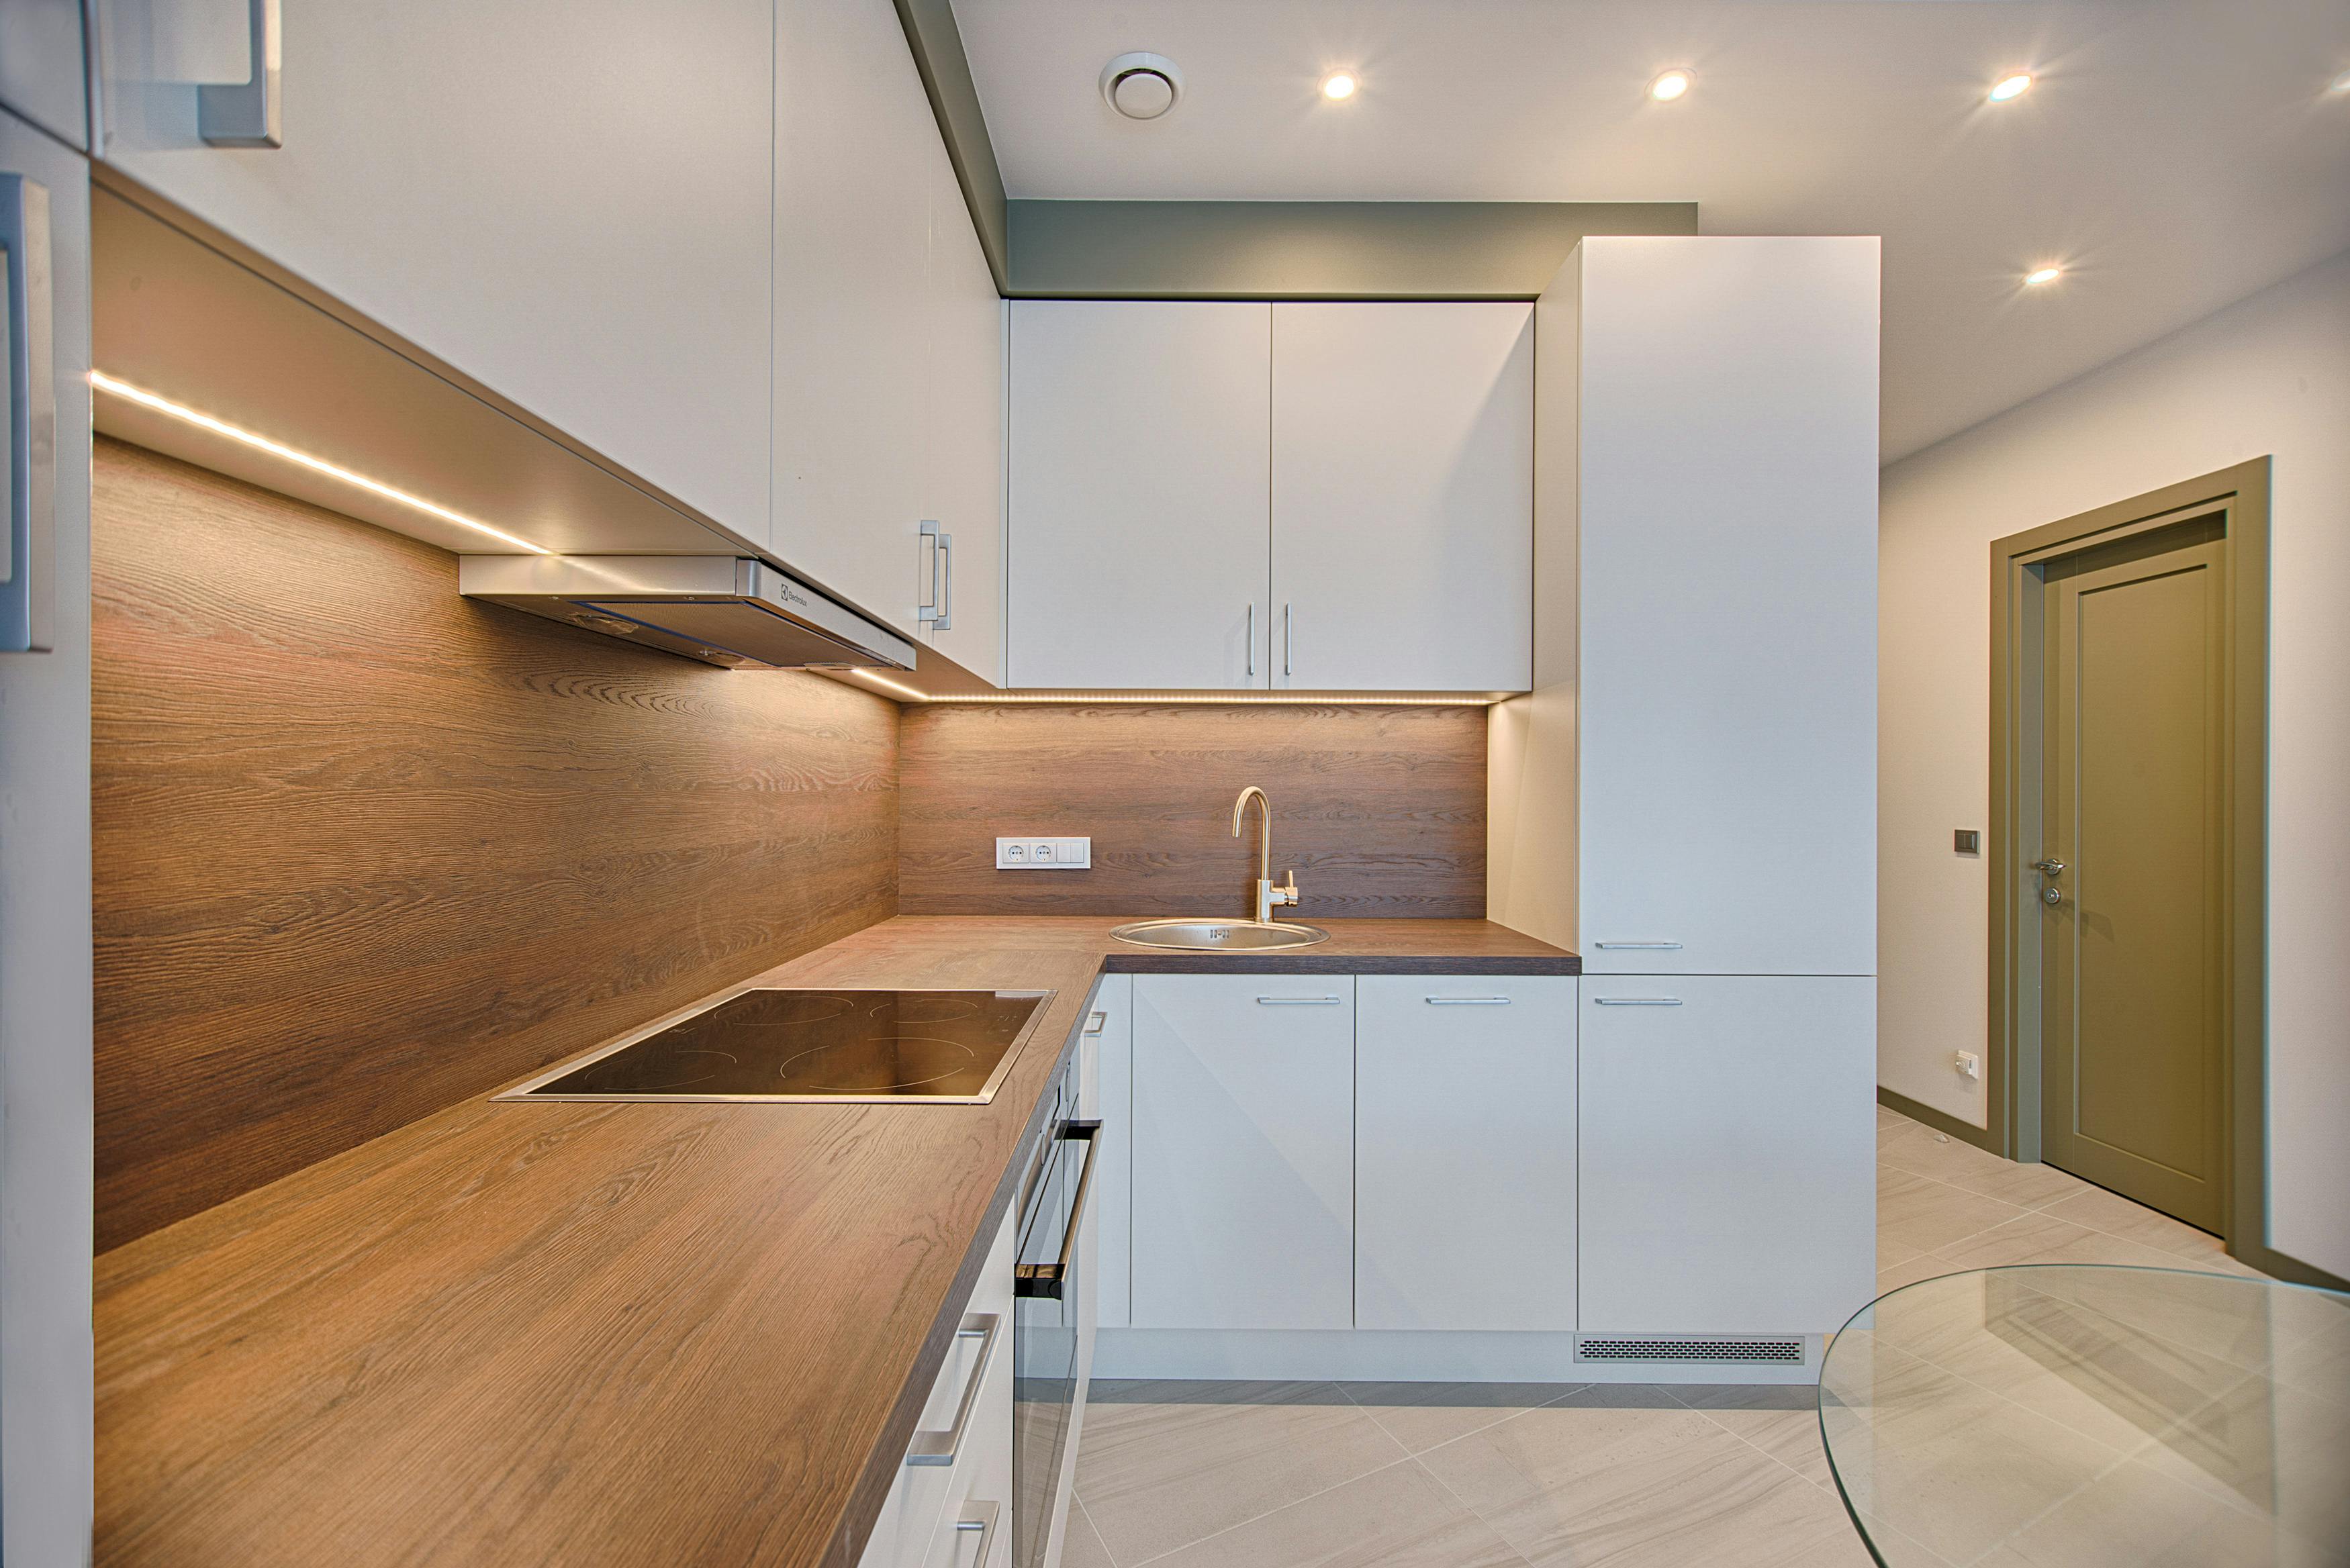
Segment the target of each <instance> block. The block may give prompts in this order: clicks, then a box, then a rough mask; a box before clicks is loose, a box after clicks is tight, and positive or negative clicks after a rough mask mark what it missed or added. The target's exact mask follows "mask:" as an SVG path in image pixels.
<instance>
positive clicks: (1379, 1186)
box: [1355, 974, 1575, 1330]
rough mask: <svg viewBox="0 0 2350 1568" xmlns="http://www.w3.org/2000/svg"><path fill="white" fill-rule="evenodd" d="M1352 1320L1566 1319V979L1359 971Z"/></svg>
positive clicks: (1444, 1325) (1569, 1079) (1571, 1057)
mask: <svg viewBox="0 0 2350 1568" xmlns="http://www.w3.org/2000/svg"><path fill="white" fill-rule="evenodd" d="M1355 987H1356V990H1355V1017H1356V1025H1355V1326H1356V1327H1357V1328H1369V1329H1381V1328H1398V1329H1403V1328H1409V1329H1471V1330H1474V1329H1571V1328H1573V1327H1574V1326H1575V1140H1574V1138H1573V1137H1572V1136H1571V1135H1572V1132H1573V1129H1574V1127H1575V981H1573V980H1572V979H1568V978H1565V977H1563V976H1517V975H1511V976H1501V977H1495V976H1492V975H1459V976H1442V975H1388V974H1378V975H1370V974H1367V975H1363V976H1361V977H1359V978H1358V979H1357V981H1355Z"/></svg>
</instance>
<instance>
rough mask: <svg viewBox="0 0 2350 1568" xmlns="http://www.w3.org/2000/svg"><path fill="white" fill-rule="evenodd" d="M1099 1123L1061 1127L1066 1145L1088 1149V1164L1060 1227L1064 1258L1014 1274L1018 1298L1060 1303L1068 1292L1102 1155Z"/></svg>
mask: <svg viewBox="0 0 2350 1568" xmlns="http://www.w3.org/2000/svg"><path fill="white" fill-rule="evenodd" d="M1101 1127H1102V1125H1101V1123H1099V1122H1065V1123H1063V1124H1062V1127H1061V1135H1060V1136H1061V1140H1062V1141H1063V1142H1064V1143H1082V1144H1084V1145H1085V1146H1086V1163H1085V1165H1084V1166H1083V1167H1082V1168H1080V1169H1079V1170H1078V1171H1077V1192H1076V1197H1074V1198H1072V1199H1069V1218H1068V1220H1067V1222H1066V1224H1064V1225H1063V1226H1062V1227H1061V1255H1060V1257H1059V1259H1058V1260H1057V1261H1055V1262H1050V1263H1023V1264H1021V1265H1020V1266H1019V1267H1017V1268H1015V1269H1014V1270H1013V1271H1012V1293H1013V1294H1014V1295H1015V1296H1031V1297H1034V1296H1042V1297H1044V1298H1045V1299H1046V1300H1048V1301H1059V1300H1061V1299H1062V1297H1061V1293H1062V1292H1063V1291H1065V1290H1066V1289H1068V1282H1069V1261H1070V1260H1071V1259H1072V1258H1075V1257H1076V1255H1077V1233H1078V1228H1079V1227H1080V1226H1082V1225H1083V1224H1084V1223H1085V1219H1086V1199H1087V1198H1088V1197H1090V1196H1092V1194H1093V1189H1094V1156H1095V1155H1097V1154H1099V1153H1100V1152H1101V1146H1102V1136H1101Z"/></svg>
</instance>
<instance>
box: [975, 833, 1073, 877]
mask: <svg viewBox="0 0 2350 1568" xmlns="http://www.w3.org/2000/svg"><path fill="white" fill-rule="evenodd" d="M1093 863H1094V841H1093V840H1092V839H1091V838H999V839H997V840H996V841H995V868H996V869H997V870H998V871H1035V870H1044V871H1084V870H1087V869H1089V868H1090V867H1092V866H1093Z"/></svg>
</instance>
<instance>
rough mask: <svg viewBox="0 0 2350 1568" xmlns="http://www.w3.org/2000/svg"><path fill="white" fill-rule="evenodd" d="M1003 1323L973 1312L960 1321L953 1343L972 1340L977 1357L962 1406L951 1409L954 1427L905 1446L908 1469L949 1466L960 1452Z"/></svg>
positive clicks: (924, 1435)
mask: <svg viewBox="0 0 2350 1568" xmlns="http://www.w3.org/2000/svg"><path fill="white" fill-rule="evenodd" d="M1002 1328H1003V1318H1002V1317H1000V1316H998V1315H997V1314H994V1313H992V1312H975V1313H972V1314H968V1315H966V1316H965V1317H964V1318H963V1320H962V1327H961V1328H959V1329H957V1330H955V1337H956V1338H957V1339H976V1340H978V1341H979V1342H980V1345H979V1354H978V1355H975V1356H973V1357H972V1363H971V1378H970V1380H969V1381H968V1382H966V1383H964V1384H963V1386H962V1403H961V1404H959V1405H957V1406H956V1407H955V1418H954V1425H953V1426H951V1427H949V1428H947V1429H946V1430H945V1431H943V1432H941V1431H937V1430H931V1431H922V1432H916V1433H915V1434H914V1440H913V1441H912V1442H910V1443H909V1444H907V1445H906V1462H907V1463H908V1464H910V1465H951V1464H952V1463H954V1462H955V1457H956V1456H957V1455H958V1454H960V1453H961V1452H962V1438H963V1434H964V1433H965V1432H966V1431H968V1430H970V1428H971V1412H972V1407H975V1406H976V1405H978V1403H979V1382H980V1379H981V1378H983V1377H984V1376H986V1375H987V1364H988V1362H989V1361H990V1360H992V1359H993V1357H994V1355H995V1339H996V1334H997V1333H998V1332H999V1331H1000V1330H1001V1329H1002Z"/></svg>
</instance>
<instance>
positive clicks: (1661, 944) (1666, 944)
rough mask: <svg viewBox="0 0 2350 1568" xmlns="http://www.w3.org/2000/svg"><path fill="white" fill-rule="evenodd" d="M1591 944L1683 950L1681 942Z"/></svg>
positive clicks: (1645, 949)
mask: <svg viewBox="0 0 2350 1568" xmlns="http://www.w3.org/2000/svg"><path fill="white" fill-rule="evenodd" d="M1591 945H1592V946H1593V947H1595V948H1610V949H1614V948H1635V949H1638V950H1641V951H1643V952H1649V951H1654V952H1676V953H1677V952H1679V951H1680V950H1681V945H1680V943H1679V942H1594V943H1592V944H1591Z"/></svg>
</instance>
